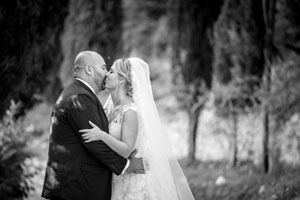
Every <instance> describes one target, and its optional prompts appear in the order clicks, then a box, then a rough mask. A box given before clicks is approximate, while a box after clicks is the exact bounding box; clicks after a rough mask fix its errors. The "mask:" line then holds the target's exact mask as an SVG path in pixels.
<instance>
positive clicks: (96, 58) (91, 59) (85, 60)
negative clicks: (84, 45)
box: [74, 51, 105, 76]
mask: <svg viewBox="0 0 300 200" xmlns="http://www.w3.org/2000/svg"><path fill="white" fill-rule="evenodd" d="M97 64H105V62H104V59H103V57H102V56H101V55H99V54H98V53H96V52H94V51H82V52H80V53H79V54H78V55H77V56H76V58H75V60H74V75H75V76H76V73H78V72H80V71H82V70H83V68H84V66H86V65H97Z"/></svg>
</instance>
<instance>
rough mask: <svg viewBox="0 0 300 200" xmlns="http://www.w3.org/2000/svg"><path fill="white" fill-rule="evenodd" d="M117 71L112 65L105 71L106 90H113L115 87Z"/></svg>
mask: <svg viewBox="0 0 300 200" xmlns="http://www.w3.org/2000/svg"><path fill="white" fill-rule="evenodd" d="M117 81H118V73H117V72H116V71H115V68H114V65H113V66H112V67H111V68H110V70H109V72H108V73H107V78H106V81H105V88H106V89H108V90H113V89H115V88H116V87H117Z"/></svg>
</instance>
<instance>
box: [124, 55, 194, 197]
mask: <svg viewBox="0 0 300 200" xmlns="http://www.w3.org/2000/svg"><path fill="white" fill-rule="evenodd" d="M128 60H129V62H130V64H131V80H132V88H133V99H134V101H135V104H136V105H137V108H138V123H139V134H141V140H142V141H140V142H141V143H142V145H141V146H142V148H141V150H140V151H141V152H140V153H141V155H142V157H143V158H145V160H147V162H148V163H149V175H150V176H148V179H147V182H148V185H149V186H150V187H151V188H152V189H153V191H155V193H156V195H157V196H156V199H164V200H177V199H178V200H194V197H193V195H192V193H191V190H190V188H189V185H188V183H187V180H186V178H185V176H184V174H183V172H182V169H181V168H180V166H179V163H178V161H177V159H176V157H175V155H174V153H173V152H172V149H171V145H170V143H169V141H168V137H167V135H166V130H165V128H164V127H163V125H162V123H161V121H160V118H159V114H158V112H157V108H156V104H155V102H154V98H153V94H152V87H151V83H150V74H149V67H148V64H147V63H146V62H145V61H143V60H142V59H140V58H134V57H133V58H129V59H128Z"/></svg>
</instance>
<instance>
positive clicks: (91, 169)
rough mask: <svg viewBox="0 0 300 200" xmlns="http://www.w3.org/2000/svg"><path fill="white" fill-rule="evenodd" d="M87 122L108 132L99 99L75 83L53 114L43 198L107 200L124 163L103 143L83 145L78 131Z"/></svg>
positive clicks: (60, 100) (86, 126)
mask: <svg viewBox="0 0 300 200" xmlns="http://www.w3.org/2000/svg"><path fill="white" fill-rule="evenodd" d="M89 120H90V121H92V122H93V123H95V124H96V125H97V126H98V127H100V128H101V129H102V130H104V131H106V132H108V121H107V118H106V116H105V113H104V111H103V108H102V105H101V103H100V102H99V100H98V98H97V97H96V95H95V94H94V93H93V92H92V91H91V90H90V88H88V87H87V86H86V85H85V84H84V83H82V82H80V81H79V80H75V81H74V83H72V84H71V85H70V86H68V87H67V88H66V89H65V90H64V91H63V92H62V94H61V96H60V97H59V99H58V100H57V102H56V105H55V106H54V109H53V111H52V115H51V131H50V144H49V152H48V156H49V158H48V163H47V168H46V175H45V180H44V186H43V192H42V197H45V198H48V199H70V200H110V198H111V178H112V172H114V173H116V174H121V173H122V170H123V169H124V167H125V165H126V162H127V160H126V159H124V158H122V157H121V156H119V155H118V154H116V153H115V152H114V151H113V150H111V149H110V148H109V147H108V146H107V145H106V144H104V143H103V142H102V141H97V142H90V143H84V141H83V139H82V137H81V134H80V133H79V132H78V131H79V130H80V129H86V128H90V127H91V126H90V125H89V123H88V121H89Z"/></svg>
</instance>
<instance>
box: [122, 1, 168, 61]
mask: <svg viewBox="0 0 300 200" xmlns="http://www.w3.org/2000/svg"><path fill="white" fill-rule="evenodd" d="M123 2H124V3H123V10H124V20H123V22H124V23H123V28H124V34H123V41H124V46H123V52H124V54H125V55H126V56H128V55H130V54H135V56H141V57H144V58H145V57H146V58H147V57H151V56H155V57H160V56H162V55H164V54H162V52H164V51H165V50H166V47H167V45H168V39H167V38H168V33H167V30H166V20H165V18H166V13H167V6H166V5H167V3H168V2H167V1H159V0H146V1H139V0H124V1H123ZM136 54H137V55H136Z"/></svg>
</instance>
